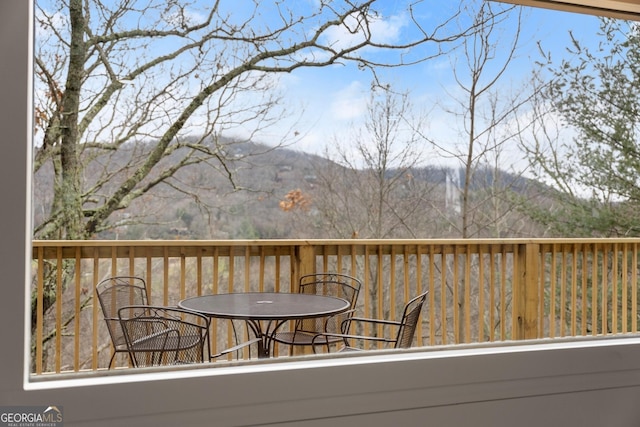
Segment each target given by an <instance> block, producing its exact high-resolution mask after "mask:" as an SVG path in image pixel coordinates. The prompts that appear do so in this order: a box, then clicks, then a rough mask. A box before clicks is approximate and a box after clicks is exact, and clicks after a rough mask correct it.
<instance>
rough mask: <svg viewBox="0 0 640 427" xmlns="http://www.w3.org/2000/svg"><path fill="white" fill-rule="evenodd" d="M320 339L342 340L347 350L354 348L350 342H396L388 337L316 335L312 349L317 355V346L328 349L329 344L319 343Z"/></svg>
mask: <svg viewBox="0 0 640 427" xmlns="http://www.w3.org/2000/svg"><path fill="white" fill-rule="evenodd" d="M320 337H327V338H342V340H343V342H344V345H345V347H346V348H354V347H352V346H351V345H349V340H360V341H373V342H384V343H392V342H395V341H394V340H392V339H390V338H387V337H375V336H366V335H350V334H331V333H322V334H316V335H315V336H314V337H313V339H312V340H311V348H312V349H313V352H314V353H316V346H318V345H320V346H324V347H326V346H327V344H326V343H324V342H322V343H319V342H317V341H318V339H319V338H320Z"/></svg>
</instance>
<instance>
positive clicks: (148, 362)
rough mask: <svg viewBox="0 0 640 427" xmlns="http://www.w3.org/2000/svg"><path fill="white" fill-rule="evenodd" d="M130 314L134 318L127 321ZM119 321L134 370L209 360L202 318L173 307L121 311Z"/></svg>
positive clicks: (124, 309) (206, 322) (134, 308)
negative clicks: (134, 313) (133, 313)
mask: <svg viewBox="0 0 640 427" xmlns="http://www.w3.org/2000/svg"><path fill="white" fill-rule="evenodd" d="M132 309H133V310H132ZM132 311H133V312H136V313H137V314H136V315H135V316H133V317H128V316H129V315H130V314H131V312H132ZM119 319H120V323H121V326H122V331H123V332H124V337H125V341H126V345H127V350H128V352H129V356H130V358H131V363H132V364H133V366H134V367H143V366H163V365H177V364H189V363H201V362H204V361H205V360H207V361H208V360H209V355H208V351H209V332H208V331H209V319H208V318H207V317H206V316H203V315H201V314H199V313H194V312H192V311H188V310H183V309H180V308H176V307H158V306H138V307H135V306H134V307H123V308H121V309H120V310H119ZM205 349H206V352H207V354H206V355H205Z"/></svg>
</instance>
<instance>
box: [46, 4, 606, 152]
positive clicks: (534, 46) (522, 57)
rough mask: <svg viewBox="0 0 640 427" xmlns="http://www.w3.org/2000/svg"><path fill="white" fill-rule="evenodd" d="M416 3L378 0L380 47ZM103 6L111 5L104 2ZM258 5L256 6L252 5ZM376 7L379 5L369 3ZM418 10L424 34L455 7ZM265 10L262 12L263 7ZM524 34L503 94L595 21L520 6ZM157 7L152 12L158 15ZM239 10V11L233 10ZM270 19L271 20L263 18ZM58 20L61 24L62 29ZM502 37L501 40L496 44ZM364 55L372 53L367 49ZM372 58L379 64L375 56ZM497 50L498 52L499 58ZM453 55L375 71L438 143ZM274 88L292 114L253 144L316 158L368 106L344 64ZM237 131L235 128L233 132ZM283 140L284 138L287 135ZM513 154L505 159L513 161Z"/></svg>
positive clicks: (449, 121) (404, 32) (451, 133)
mask: <svg viewBox="0 0 640 427" xmlns="http://www.w3.org/2000/svg"><path fill="white" fill-rule="evenodd" d="M317 1H318V0H296V2H293V3H287V4H286V5H287V7H291V6H293V7H295V8H300V10H303V9H305V8H308V7H309V6H313V5H315V4H316V3H315V2H317ZM481 1H482V0H466V1H465V2H464V3H463V4H464V5H470V6H476V7H477V5H478V4H480V2H481ZM38 3H39V4H40V5H41V6H43V7H44V8H45V9H48V10H50V11H51V12H52V13H53V10H55V6H56V5H57V3H56V2H55V1H51V0H38ZM407 3H415V0H385V1H381V2H380V5H379V6H377V7H382V8H383V9H381V10H380V12H381V15H380V18H379V19H378V20H377V21H376V22H375V23H374V26H373V33H374V38H375V39H376V40H378V41H381V42H388V43H402V42H403V41H404V40H405V39H406V38H407V37H408V36H411V33H410V30H409V28H410V27H411V26H410V25H409V24H408V15H407V14H406V8H405V5H406V4H407ZM104 4H106V5H108V4H110V3H109V1H105V3H104ZM224 4H225V5H227V7H229V8H230V9H229V13H230V14H231V15H230V16H232V17H233V19H236V20H238V21H239V22H242V21H243V20H244V19H245V18H246V16H244V14H246V13H248V11H249V10H251V9H250V8H248V7H247V6H248V5H249V6H250V5H251V4H252V2H251V1H250V0H236V1H235V2H230V3H228V4H227V3H224ZM259 4H260V3H259ZM376 4H378V3H376ZM417 4H418V5H420V7H421V8H420V9H419V10H417V9H416V11H417V15H416V17H417V18H418V19H419V20H420V24H421V25H422V26H423V27H424V28H425V29H427V30H430V29H431V28H433V27H435V26H436V25H439V24H441V23H442V22H443V20H444V19H445V17H446V16H450V14H451V10H452V9H453V8H457V5H458V3H457V2H448V1H444V2H443V1H441V0H424V1H422V2H418V3H417ZM490 4H491V5H492V6H493V7H494V8H495V9H499V8H501V7H509V6H508V5H505V4H502V3H497V2H492V3H490ZM262 6H264V8H262ZM260 7H261V9H260V12H261V13H264V16H262V15H261V16H260V17H261V18H264V19H263V20H262V22H263V23H264V25H265V26H266V25H269V22H270V21H269V20H270V19H278V16H277V14H275V13H274V12H275V9H274V8H273V6H272V4H271V3H263V4H260ZM523 10H524V13H523V24H522V25H523V27H522V28H523V33H522V35H521V37H520V43H519V48H518V52H517V57H516V59H515V60H514V61H513V62H512V63H511V64H510V66H509V72H508V74H507V75H506V76H504V77H503V78H502V79H501V83H500V84H501V85H504V88H505V93H506V92H507V90H511V89H512V88H517V87H518V86H519V85H520V84H522V83H524V82H526V81H527V80H528V79H529V77H530V75H531V70H532V66H533V63H534V62H535V61H536V60H538V59H539V58H540V56H539V51H538V42H539V43H540V44H541V46H542V47H543V48H544V49H545V50H549V51H551V52H552V54H553V58H554V60H555V61H558V62H559V61H560V59H561V58H562V57H563V56H564V55H566V53H565V49H566V47H567V46H569V45H570V39H569V35H568V33H569V31H573V32H574V34H575V35H576V36H578V37H579V38H581V39H582V40H584V41H586V42H587V43H590V42H591V41H593V43H595V42H596V41H597V38H596V37H595V33H596V32H597V29H598V27H599V19H598V18H597V17H594V16H589V15H579V14H573V13H568V12H558V11H552V10H545V9H537V8H524V9H523ZM161 11H162V8H159V9H158V10H157V12H158V13H161ZM239 11H240V12H241V13H239ZM270 14H271V15H270ZM141 16H142V18H141V19H146V20H151V19H152V14H151V13H146V14H143V15H141ZM515 18H516V14H515V13H514V14H513V15H512V19H511V20H510V21H507V22H504V23H502V24H501V28H500V33H501V37H502V38H503V39H504V41H505V46H507V45H508V41H509V40H510V39H511V38H512V37H513V34H514V29H515ZM62 22H63V21H62V20H61V25H60V26H61V27H62V26H63V24H62ZM327 37H328V38H329V39H330V40H332V41H333V42H334V43H336V44H341V43H347V42H348V40H349V37H350V36H349V35H348V34H347V33H346V32H345V31H341V30H340V29H333V30H331V31H330V32H329V33H328V34H327ZM501 40H502V39H501ZM428 49H429V47H420V48H416V49H412V50H410V51H407V52H405V54H406V55H408V56H409V57H418V56H421V55H425V54H428V53H429V51H428ZM367 54H369V55H370V54H371V52H367ZM377 55H378V56H377V57H376V59H380V60H383V57H382V56H380V54H377ZM499 55H500V49H499V50H498V56H499ZM457 60H458V58H457V57H456V56H455V54H449V55H443V56H440V57H437V58H434V59H431V60H428V61H425V62H421V63H419V64H417V65H413V66H407V67H402V68H392V69H384V70H380V75H381V76H382V79H383V82H384V83H388V84H390V85H391V86H392V87H393V88H394V90H395V91H399V92H408V93H410V94H411V97H410V100H411V103H412V104H413V108H414V111H415V114H416V115H424V116H425V121H424V125H425V127H424V129H423V131H424V133H425V134H428V135H429V136H431V137H433V138H434V139H438V140H440V141H447V142H448V143H449V142H450V143H452V144H455V143H456V141H457V139H458V138H459V137H460V135H459V130H460V129H461V128H462V127H463V125H462V124H461V123H459V122H456V121H455V119H454V118H453V117H452V116H451V115H450V114H446V113H445V112H444V111H443V109H442V108H440V106H441V105H442V104H447V102H448V101H449V99H450V94H455V93H456V90H457V88H456V84H455V81H454V79H453V73H452V66H453V65H452V64H454V63H455V62H456V61H457ZM277 78H278V89H279V90H280V92H281V94H282V95H283V99H284V101H285V107H286V108H287V109H288V110H289V112H291V115H290V116H288V118H287V119H285V120H280V121H278V124H277V125H276V126H273V127H270V128H268V129H265V130H264V131H263V132H262V133H261V134H259V135H258V140H259V142H264V143H268V144H275V143H278V142H279V141H281V140H286V141H288V142H290V141H291V139H290V136H291V135H292V131H295V134H296V135H298V137H296V138H295V140H296V141H295V144H294V145H293V146H292V147H293V148H295V149H298V150H302V151H306V152H310V153H313V154H322V153H323V152H324V150H325V148H326V147H327V145H330V144H331V143H332V142H333V141H334V139H338V140H343V141H344V140H346V141H347V142H348V139H349V137H350V130H351V129H353V128H354V127H355V128H357V127H358V126H361V124H362V121H363V120H364V117H365V114H366V106H367V101H368V99H369V95H370V87H371V74H370V73H369V72H367V71H362V70H360V69H358V67H357V66H356V64H354V63H347V64H345V65H336V66H332V67H325V68H307V69H298V70H296V71H294V72H292V73H290V74H283V75H278V76H277ZM237 132H238V133H241V132H242V130H238V131H237ZM287 136H288V137H287ZM516 157H517V155H516V154H514V155H513V156H512V158H513V162H514V164H515V163H516V162H517V161H518V159H517V158H516ZM434 159H435V160H437V159H440V157H439V155H438V154H437V153H430V152H429V150H428V149H426V150H425V152H424V161H423V162H430V163H433V162H434Z"/></svg>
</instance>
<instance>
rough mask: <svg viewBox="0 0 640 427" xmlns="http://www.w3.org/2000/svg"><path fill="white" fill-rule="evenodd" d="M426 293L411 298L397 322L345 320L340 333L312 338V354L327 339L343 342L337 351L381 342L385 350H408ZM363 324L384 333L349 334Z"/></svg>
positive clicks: (361, 319) (355, 348)
mask: <svg viewBox="0 0 640 427" xmlns="http://www.w3.org/2000/svg"><path fill="white" fill-rule="evenodd" d="M428 293H429V292H428V291H427V292H424V293H422V294H420V295H418V296H417V297H414V298H412V299H411V300H410V301H409V302H408V303H407V304H406V305H405V307H404V310H403V312H402V317H401V318H400V320H399V321H396V320H384V319H370V318H361V317H350V318H348V319H345V320H344V321H343V322H342V325H341V331H342V332H341V333H339V334H329V333H322V334H318V335H316V336H315V337H314V338H313V340H312V342H313V351H314V353H315V352H316V347H317V346H320V345H322V346H325V341H326V339H328V338H332V339H338V340H342V341H343V344H344V346H343V347H342V348H341V349H340V350H338V351H354V350H362V348H361V347H360V346H356V345H354V344H353V343H355V342H360V343H362V342H364V341H374V342H382V343H384V344H385V347H387V348H389V347H391V348H410V347H411V346H412V345H413V339H414V336H415V333H416V329H417V327H418V324H419V320H420V314H421V312H422V307H423V306H424V303H425V301H426V299H427V294H428ZM365 324H369V325H371V326H372V327H374V328H376V327H377V326H378V325H382V326H383V327H384V329H385V332H386V333H384V334H382V335H380V336H369V335H351V334H349V331H351V330H353V329H352V328H354V329H355V328H362V327H363V326H364V325H365ZM392 329H395V333H392V332H393V331H392Z"/></svg>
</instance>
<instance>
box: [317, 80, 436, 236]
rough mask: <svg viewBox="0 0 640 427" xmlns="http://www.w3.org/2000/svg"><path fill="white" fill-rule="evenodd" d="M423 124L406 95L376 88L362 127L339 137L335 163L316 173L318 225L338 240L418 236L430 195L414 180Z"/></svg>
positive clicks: (329, 152)
mask: <svg viewBox="0 0 640 427" xmlns="http://www.w3.org/2000/svg"><path fill="white" fill-rule="evenodd" d="M422 121H424V119H423V118H422V117H419V116H418V117H415V115H414V112H412V106H411V103H410V102H409V98H408V94H407V93H396V92H394V91H393V90H392V88H391V87H389V86H385V87H375V85H374V86H373V87H372V91H371V96H370V99H369V102H368V105H367V112H366V117H365V119H364V122H363V124H362V126H361V127H357V128H355V129H354V131H353V133H352V134H349V135H336V136H334V141H333V143H332V144H331V147H329V148H327V149H326V154H325V157H326V158H327V159H329V160H331V161H332V162H327V163H326V165H325V166H324V167H323V168H318V169H317V170H316V173H317V181H318V182H317V190H316V191H315V192H314V194H315V196H314V197H313V200H312V202H311V205H312V206H313V210H310V213H313V212H315V213H316V214H315V215H314V216H313V218H314V220H315V221H316V226H317V227H319V228H320V229H322V230H331V231H332V234H333V235H334V236H335V237H338V238H352V237H357V238H378V239H384V238H401V237H413V238H415V237H417V236H418V235H419V234H420V233H421V231H423V229H421V224H424V222H425V217H424V215H423V212H421V211H420V205H419V204H418V203H417V202H418V201H419V200H422V199H423V198H424V197H426V194H428V193H429V190H430V187H429V185H428V184H427V183H426V182H425V181H423V180H421V179H417V178H416V177H414V174H415V173H416V168H415V167H416V165H417V163H418V162H419V161H420V160H421V158H422V156H421V152H420V149H421V147H420V145H419V144H418V143H419V140H420V138H419V135H418V134H417V133H416V132H415V131H414V130H413V129H416V128H419V127H421V124H420V123H421V122H422ZM325 232H326V231H325Z"/></svg>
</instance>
